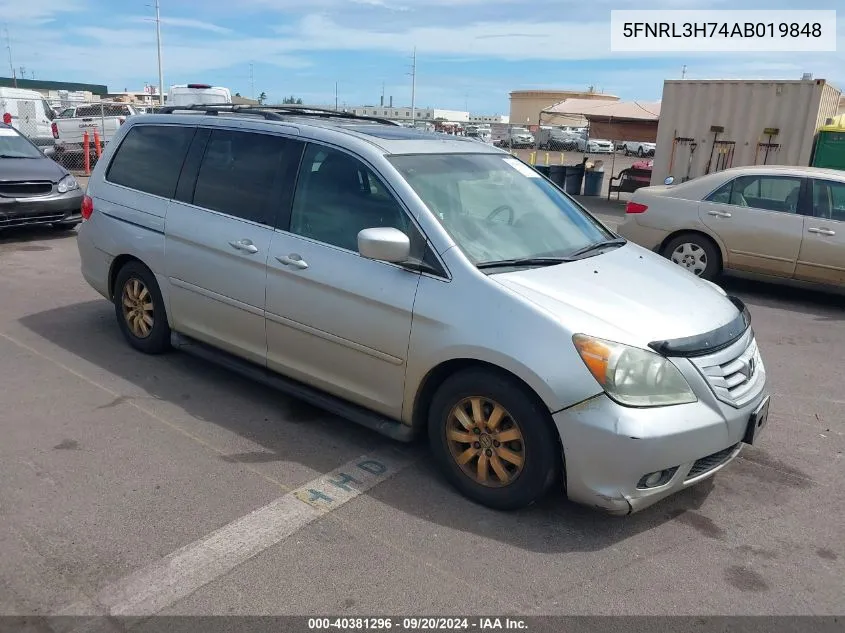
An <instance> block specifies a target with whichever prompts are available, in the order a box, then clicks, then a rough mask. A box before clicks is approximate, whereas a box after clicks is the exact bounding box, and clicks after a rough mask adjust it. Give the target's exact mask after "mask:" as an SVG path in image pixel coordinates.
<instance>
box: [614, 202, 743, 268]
mask: <svg viewBox="0 0 845 633" xmlns="http://www.w3.org/2000/svg"><path fill="white" fill-rule="evenodd" d="M650 189H651V188H650V187H646V188H643V189H639V190H637V191H635V192H634V194H633V195H632V196H631V201H632V202H639V203H641V204H645V205H647V206H648V211H646V212H645V213H636V214H628V215H626V217H625V221H624V223H623V224H622V225H620V227H619V230H620V232H621V234H622V235H623V236H626V237H627V235H626V232H625V231H626V229H625V228H624V227H626V226H628V224H629V223H633V224H636V225H638V227H639V228H641V229H644V230H643V231H642V233H645V234H649V235H662V238H661V242H662V241H664V240H665V239H668V238H671V237H672V236H673V235H675V234H677V233H679V232H682V231H696V232H698V233H703V234H704V235H707V236H708V237H710V238H711V239H712V240H713V241H714V242H715V243H716V245H717V246H718V247H719V250H720V252H721V255H722V261H723V262H724V263H725V265H727V264H728V259H727V249H726V248H725V245H724V243H723V242H722V240H721V239H720V238H719V236H718V235H716V234H715V233H714V232H713V231H712V230H710V229H709V228H708V227H707V226H706V225H705V224H704V223H703V222H702V221H701V217H700V214H699V207H700V206H701V203H700V202H699V201H698V200H689V199H686V198H679V197H673V196H671V193H672V191H671V189H669V190H661V191H659V193H658V192H656V191H655V192H653V191H650ZM627 230H628V231H629V234H631V236H632V237H631V238H630V239H632V240H633V241H634V242H637V243H639V241H638V240H637V239H636V228H635V227H629V228H628V229H627ZM658 245H659V244H657V243H655V244H640V246H645V247H646V248H649V249H654V248H655V247H657V246H658Z"/></svg>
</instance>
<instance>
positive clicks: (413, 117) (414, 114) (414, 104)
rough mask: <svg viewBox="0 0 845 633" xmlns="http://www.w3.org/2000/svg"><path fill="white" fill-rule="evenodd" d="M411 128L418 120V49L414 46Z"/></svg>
mask: <svg viewBox="0 0 845 633" xmlns="http://www.w3.org/2000/svg"><path fill="white" fill-rule="evenodd" d="M411 59H412V62H411V126H412V127H413V126H414V125H415V123H414V122H415V121H416V118H417V47H416V46H414V55H413V57H412V58H411Z"/></svg>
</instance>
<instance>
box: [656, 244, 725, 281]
mask: <svg viewBox="0 0 845 633" xmlns="http://www.w3.org/2000/svg"><path fill="white" fill-rule="evenodd" d="M661 254H662V255H663V256H664V257H665V258H666V259H668V260H669V261H671V262H673V263H675V264H677V265H679V266H681V267H683V268H686V269H687V270H688V271H689V272H691V273H693V274H694V275H696V276H698V277H701V278H702V279H706V280H707V281H713V279H715V278H716V277H717V276H718V275H719V273H721V272H722V256H721V255H720V253H719V250H718V249H717V248H716V246H715V245H714V244H713V242H711V241H710V240H709V239H708V238H706V237H704V236H703V235H699V234H696V233H682V234H681V235H678V236H676V237H674V238H672V239H671V240H669V241H668V242H667V243H666V245H665V246H664V247H663V250H662V251H661Z"/></svg>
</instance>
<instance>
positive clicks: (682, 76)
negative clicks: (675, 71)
mask: <svg viewBox="0 0 845 633" xmlns="http://www.w3.org/2000/svg"><path fill="white" fill-rule="evenodd" d="M686 78H687V65H686V64H684V67H683V68H682V69H681V79H686Z"/></svg>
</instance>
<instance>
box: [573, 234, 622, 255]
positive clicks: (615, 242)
mask: <svg viewBox="0 0 845 633" xmlns="http://www.w3.org/2000/svg"><path fill="white" fill-rule="evenodd" d="M627 243H628V240H626V239H625V238H624V237H617V238H614V239H612V240H601V241H600V242H593V243H592V244H590V245H588V246H585V247H584V248H579V249H578V250H577V251H574V252H572V253H570V254H569V258H570V259H578V258H579V257H583V256H584V255H588V254H589V253H592V252H594V251H598V250H601V249H602V248H608V247H611V246H625V244H627Z"/></svg>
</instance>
